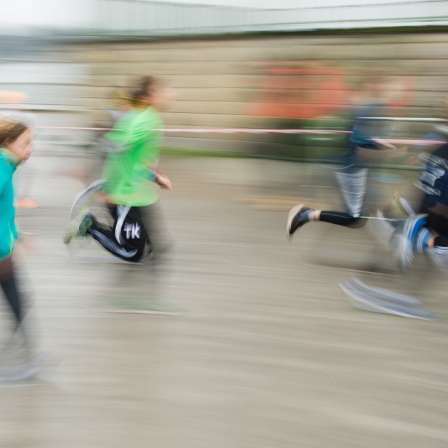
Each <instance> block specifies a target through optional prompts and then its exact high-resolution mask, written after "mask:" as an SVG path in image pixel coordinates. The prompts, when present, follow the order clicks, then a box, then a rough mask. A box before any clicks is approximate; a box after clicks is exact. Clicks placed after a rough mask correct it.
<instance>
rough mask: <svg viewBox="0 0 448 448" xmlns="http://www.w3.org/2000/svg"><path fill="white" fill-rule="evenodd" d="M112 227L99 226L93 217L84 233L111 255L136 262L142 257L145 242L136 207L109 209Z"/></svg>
mask: <svg viewBox="0 0 448 448" xmlns="http://www.w3.org/2000/svg"><path fill="white" fill-rule="evenodd" d="M109 210H110V212H111V215H112V217H113V218H114V225H113V227H112V228H110V227H105V226H103V225H101V224H100V223H99V222H98V221H97V220H96V219H95V218H94V217H93V216H92V217H91V224H90V225H89V226H88V228H87V230H86V233H87V234H88V235H90V236H91V237H92V238H94V239H95V240H96V241H98V243H99V244H101V246H103V247H104V249H106V250H107V251H109V252H110V253H111V254H113V255H115V256H116V257H119V258H121V259H123V260H125V261H131V262H137V261H140V260H141V259H142V257H143V255H144V251H145V245H146V241H147V235H146V230H145V228H144V226H143V223H142V221H141V219H140V217H139V212H138V208H137V207H126V206H122V205H117V206H110V208H109Z"/></svg>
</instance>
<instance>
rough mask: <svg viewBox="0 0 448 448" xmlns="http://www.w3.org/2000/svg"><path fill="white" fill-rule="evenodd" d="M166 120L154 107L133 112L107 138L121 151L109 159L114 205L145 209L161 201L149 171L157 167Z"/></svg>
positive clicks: (106, 187)
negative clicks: (162, 129)
mask: <svg viewBox="0 0 448 448" xmlns="http://www.w3.org/2000/svg"><path fill="white" fill-rule="evenodd" d="M161 127H162V119H161V117H160V114H159V112H157V110H155V109H153V108H148V109H146V110H144V111H131V112H129V113H127V114H126V115H125V116H124V117H123V118H121V119H120V120H119V121H118V122H117V124H116V125H115V128H114V129H113V130H112V131H110V132H108V133H107V134H106V138H107V139H108V140H110V141H111V142H112V143H113V144H115V145H116V146H117V147H121V151H119V152H115V153H114V152H112V153H109V155H108V156H107V159H106V162H105V165H104V170H103V179H105V184H104V190H105V191H106V193H107V194H108V195H109V199H110V201H111V202H113V203H115V204H119V205H128V206H132V207H143V206H145V205H150V204H153V203H154V202H156V201H157V200H158V198H159V197H158V193H157V187H156V185H155V183H154V182H153V181H152V180H151V175H150V171H149V170H148V168H151V167H155V166H156V165H157V162H158V159H159V153H160V143H161V137H162V133H161V131H160V129H161Z"/></svg>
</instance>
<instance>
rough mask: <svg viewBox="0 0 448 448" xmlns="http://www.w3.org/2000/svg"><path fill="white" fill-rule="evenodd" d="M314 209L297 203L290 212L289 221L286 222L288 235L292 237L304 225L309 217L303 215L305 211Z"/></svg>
mask: <svg viewBox="0 0 448 448" xmlns="http://www.w3.org/2000/svg"><path fill="white" fill-rule="evenodd" d="M308 210H312V209H311V208H309V207H304V205H303V204H299V205H296V206H295V207H293V208H292V209H291V210H290V211H289V213H288V222H287V224H286V236H287V238H288V239H289V238H291V237H292V235H293V234H294V232H295V231H296V230H298V229H299V228H300V227H302V226H303V225H304V224H305V223H306V222H308V219H307V218H306V217H305V216H304V215H303V214H304V212H307V211H308Z"/></svg>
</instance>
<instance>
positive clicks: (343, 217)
mask: <svg viewBox="0 0 448 448" xmlns="http://www.w3.org/2000/svg"><path fill="white" fill-rule="evenodd" d="M319 221H322V222H329V223H330V224H335V225H337V226H343V227H353V228H359V227H362V226H363V225H364V224H365V223H366V222H367V220H366V219H364V218H359V217H358V218H356V217H354V216H353V215H351V214H350V213H348V212H333V211H329V210H324V211H322V212H321V213H320V218H319Z"/></svg>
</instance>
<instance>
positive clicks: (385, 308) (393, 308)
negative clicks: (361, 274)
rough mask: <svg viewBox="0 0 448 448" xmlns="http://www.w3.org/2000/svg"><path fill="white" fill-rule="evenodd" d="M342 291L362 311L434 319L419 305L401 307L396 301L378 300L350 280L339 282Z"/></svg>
mask: <svg viewBox="0 0 448 448" xmlns="http://www.w3.org/2000/svg"><path fill="white" fill-rule="evenodd" d="M339 286H340V288H341V289H342V291H343V292H344V293H345V294H346V295H347V296H348V298H349V300H350V303H351V304H352V305H353V306H354V307H355V308H358V309H360V310H362V311H370V312H373V313H381V314H392V315H395V316H401V317H410V318H414V319H421V320H434V318H435V317H434V315H432V314H431V313H430V312H428V311H426V310H424V309H421V308H419V307H412V306H411V307H400V306H399V305H397V304H396V303H384V301H382V300H376V299H375V298H374V297H371V296H370V295H368V294H366V293H365V292H364V291H359V290H358V289H357V288H356V286H354V285H352V284H351V283H349V282H342V283H339Z"/></svg>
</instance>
